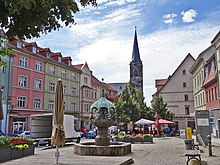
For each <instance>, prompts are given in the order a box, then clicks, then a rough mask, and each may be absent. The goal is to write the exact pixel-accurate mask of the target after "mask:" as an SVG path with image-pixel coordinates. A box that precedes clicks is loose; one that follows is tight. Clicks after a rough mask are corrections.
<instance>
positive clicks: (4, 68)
mask: <svg viewBox="0 0 220 165" xmlns="http://www.w3.org/2000/svg"><path fill="white" fill-rule="evenodd" d="M0 71H1V73H6V66H4V65H2V66H0Z"/></svg>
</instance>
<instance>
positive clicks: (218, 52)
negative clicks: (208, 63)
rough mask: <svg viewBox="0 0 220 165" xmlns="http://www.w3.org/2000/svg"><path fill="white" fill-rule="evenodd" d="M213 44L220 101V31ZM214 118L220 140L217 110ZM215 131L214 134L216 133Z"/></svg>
mask: <svg viewBox="0 0 220 165" xmlns="http://www.w3.org/2000/svg"><path fill="white" fill-rule="evenodd" d="M211 44H212V45H213V46H214V48H215V56H216V61H217V79H218V100H220V81H219V80H220V79H219V76H220V31H219V32H218V34H217V35H216V36H215V37H214V39H213V40H212V41H211ZM211 115H212V117H213V118H214V121H213V125H214V127H215V130H214V131H216V133H215V134H216V137H218V138H220V111H219V110H216V111H214V112H213V113H212V114H211ZM214 131H213V132H214Z"/></svg>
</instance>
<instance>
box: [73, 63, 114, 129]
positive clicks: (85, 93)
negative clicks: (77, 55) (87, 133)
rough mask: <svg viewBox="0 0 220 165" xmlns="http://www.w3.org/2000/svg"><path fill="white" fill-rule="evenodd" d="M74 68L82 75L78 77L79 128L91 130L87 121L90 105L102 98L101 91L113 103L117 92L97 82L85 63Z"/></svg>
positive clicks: (91, 126) (90, 124) (89, 122)
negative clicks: (79, 92)
mask: <svg viewBox="0 0 220 165" xmlns="http://www.w3.org/2000/svg"><path fill="white" fill-rule="evenodd" d="M74 67H76V68H77V69H79V70H81V71H82V74H81V75H80V79H81V81H80V91H81V94H80V101H81V106H80V128H84V127H86V128H88V129H91V128H93V125H92V123H91V121H90V120H89V115H90V108H91V105H92V104H93V103H94V102H95V101H96V100H98V99H99V98H100V97H101V96H102V91H103V90H104V93H105V95H107V96H108V99H109V100H110V101H112V102H113V100H114V96H115V94H116V93H117V91H116V90H114V89H113V88H111V87H110V86H109V85H107V84H105V83H104V82H101V81H99V80H98V79H97V78H96V77H95V76H94V75H93V74H92V71H91V70H90V68H89V66H88V64H87V63H85V64H78V65H74ZM103 80H104V79H103Z"/></svg>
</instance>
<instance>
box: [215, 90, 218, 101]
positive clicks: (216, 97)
mask: <svg viewBox="0 0 220 165" xmlns="http://www.w3.org/2000/svg"><path fill="white" fill-rule="evenodd" d="M217 99H218V96H217V87H215V100H217Z"/></svg>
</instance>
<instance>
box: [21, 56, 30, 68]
mask: <svg viewBox="0 0 220 165" xmlns="http://www.w3.org/2000/svg"><path fill="white" fill-rule="evenodd" d="M27 64H28V63H27V58H26V57H24V56H21V57H20V66H21V67H25V68H27Z"/></svg>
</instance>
